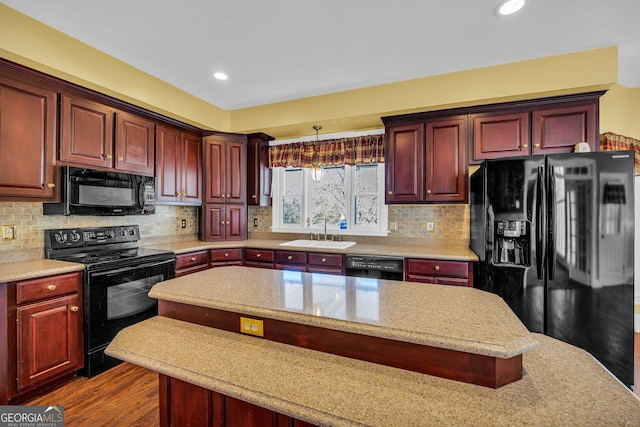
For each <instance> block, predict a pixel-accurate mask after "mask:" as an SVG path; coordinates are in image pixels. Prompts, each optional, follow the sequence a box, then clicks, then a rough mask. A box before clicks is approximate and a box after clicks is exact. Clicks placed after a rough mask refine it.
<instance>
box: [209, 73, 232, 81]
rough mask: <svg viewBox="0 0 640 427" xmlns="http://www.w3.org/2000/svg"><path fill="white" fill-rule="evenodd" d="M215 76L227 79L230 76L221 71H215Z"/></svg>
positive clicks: (219, 78)
mask: <svg viewBox="0 0 640 427" xmlns="http://www.w3.org/2000/svg"><path fill="white" fill-rule="evenodd" d="M213 77H215V78H216V79H218V80H227V79H228V78H229V76H227V75H226V74H225V73H221V72H217V73H213Z"/></svg>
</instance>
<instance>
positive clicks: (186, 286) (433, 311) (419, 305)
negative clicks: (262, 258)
mask: <svg viewBox="0 0 640 427" xmlns="http://www.w3.org/2000/svg"><path fill="white" fill-rule="evenodd" d="M149 296H151V297H153V298H157V299H160V300H165V301H174V302H179V303H184V304H190V305H195V306H200V307H207V308H213V309H219V310H225V311H231V312H236V313H241V314H243V315H249V316H257V317H263V318H270V319H276V320H282V321H288V322H293V323H298V324H304V325H310V326H317V327H321V328H327V329H334V330H340V331H345V332H352V333H358V334H363V335H367V336H375V337H380V338H388V339H394V340H398V341H404V342H412V343H416V344H422V345H429V346H434V347H439V348H446V349H450V350H457V351H463V352H467V353H474V354H481V355H485V356H491V357H499V358H503V359H507V358H510V357H513V356H515V355H518V354H522V353H523V352H525V351H527V350H530V349H532V348H535V347H536V346H537V342H536V341H535V340H534V339H532V338H531V335H530V333H529V331H528V330H527V329H526V328H525V327H524V325H523V324H522V323H521V322H520V320H519V319H518V318H517V317H516V316H515V314H514V313H513V312H512V311H511V310H510V309H509V307H508V306H507V305H506V304H505V302H504V301H503V300H502V299H501V298H500V297H498V296H496V295H494V294H491V293H487V292H483V291H480V290H478V289H473V288H467V287H459V286H441V285H432V284H425V283H412V282H396V281H389V280H378V279H362V278H356V277H346V276H337V275H325V274H315V273H313V274H312V273H302V272H295V271H288V270H270V269H259V268H251V267H238V266H233V267H218V268H215V269H211V270H206V271H202V272H200V273H194V274H191V275H187V276H183V277H180V278H176V279H172V280H168V281H164V282H160V283H157V284H156V285H154V287H153V288H152V289H151V291H150V292H149ZM452 319H455V320H452Z"/></svg>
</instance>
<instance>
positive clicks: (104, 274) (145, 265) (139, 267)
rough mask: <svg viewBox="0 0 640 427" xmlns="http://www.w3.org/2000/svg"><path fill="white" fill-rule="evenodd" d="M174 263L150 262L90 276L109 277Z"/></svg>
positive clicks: (170, 260)
mask: <svg viewBox="0 0 640 427" xmlns="http://www.w3.org/2000/svg"><path fill="white" fill-rule="evenodd" d="M172 262H175V260H173V259H169V260H166V261H160V262H148V263H146V264H139V265H132V266H129V267H123V268H119V269H117V270H108V271H100V272H96V273H89V274H91V277H102V276H109V275H112V274H118V273H124V272H127V271H131V270H139V269H146V268H152V267H159V266H163V265H166V264H170V263H172Z"/></svg>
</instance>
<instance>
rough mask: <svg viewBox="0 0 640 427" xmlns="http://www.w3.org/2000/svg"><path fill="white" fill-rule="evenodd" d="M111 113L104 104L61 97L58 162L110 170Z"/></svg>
mask: <svg viewBox="0 0 640 427" xmlns="http://www.w3.org/2000/svg"><path fill="white" fill-rule="evenodd" d="M113 117H114V111H113V110H112V109H111V108H110V107H107V106H106V105H103V104H99V103H97V102H93V101H89V100H86V99H83V98H77V97H71V96H68V95H62V105H61V107H60V127H61V129H60V161H61V162H63V163H67V164H71V165H77V166H89V167H90V166H97V167H99V168H109V169H111V168H113V165H114V162H113V156H114V153H113Z"/></svg>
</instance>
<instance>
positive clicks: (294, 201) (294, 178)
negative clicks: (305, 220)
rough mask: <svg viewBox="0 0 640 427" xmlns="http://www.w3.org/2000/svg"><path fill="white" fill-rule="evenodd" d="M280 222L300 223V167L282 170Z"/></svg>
mask: <svg viewBox="0 0 640 427" xmlns="http://www.w3.org/2000/svg"><path fill="white" fill-rule="evenodd" d="M282 223H283V224H298V225H302V169H291V170H285V171H284V194H283V197H282Z"/></svg>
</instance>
